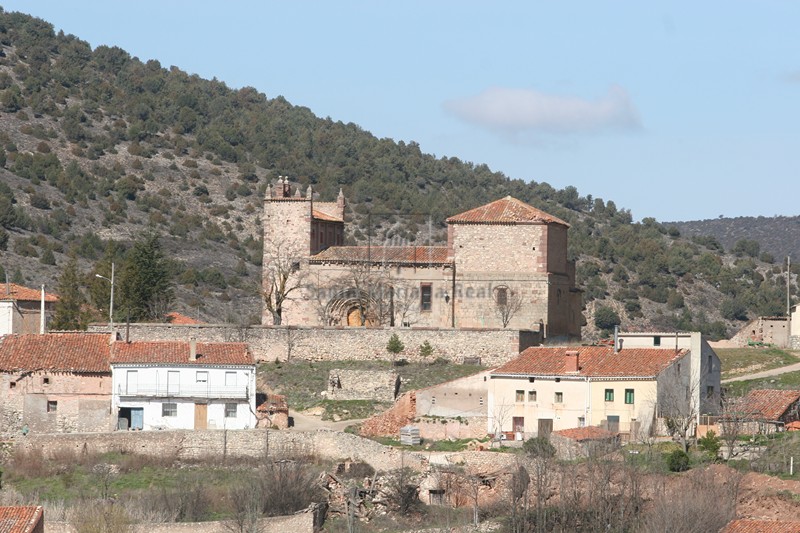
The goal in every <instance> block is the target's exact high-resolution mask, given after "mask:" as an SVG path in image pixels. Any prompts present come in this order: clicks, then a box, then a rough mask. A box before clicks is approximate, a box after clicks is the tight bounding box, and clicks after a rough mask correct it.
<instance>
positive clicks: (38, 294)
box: [0, 283, 58, 335]
mask: <svg viewBox="0 0 800 533" xmlns="http://www.w3.org/2000/svg"><path fill="white" fill-rule="evenodd" d="M57 301H58V296H56V295H55V294H49V293H46V292H44V291H43V290H39V289H29V288H28V287H24V286H22V285H17V284H16V283H3V284H1V285H0V335H9V334H12V333H14V334H18V335H24V334H28V333H44V332H45V331H47V322H48V321H49V320H50V317H51V316H52V315H53V311H54V310H55V304H56V302H57ZM42 308H44V322H43V321H42Z"/></svg>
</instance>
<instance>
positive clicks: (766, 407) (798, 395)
mask: <svg viewBox="0 0 800 533" xmlns="http://www.w3.org/2000/svg"><path fill="white" fill-rule="evenodd" d="M798 400H800V390H776V389H760V390H752V391H750V392H749V393H748V394H747V396H745V397H744V401H743V405H742V409H743V410H744V412H746V413H748V414H749V415H750V416H754V417H763V418H764V419H765V420H780V419H781V416H783V415H784V414H785V413H786V411H787V410H788V409H789V407H791V406H792V404H794V403H795V402H797V401H798Z"/></svg>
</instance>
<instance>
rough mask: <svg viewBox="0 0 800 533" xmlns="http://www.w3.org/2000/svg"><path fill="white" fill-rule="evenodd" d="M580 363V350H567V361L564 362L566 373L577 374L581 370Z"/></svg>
mask: <svg viewBox="0 0 800 533" xmlns="http://www.w3.org/2000/svg"><path fill="white" fill-rule="evenodd" d="M578 363H579V361H578V350H567V360H566V361H564V371H565V372H570V373H573V374H577V373H578V372H580V370H581V367H580V366H579V364H578Z"/></svg>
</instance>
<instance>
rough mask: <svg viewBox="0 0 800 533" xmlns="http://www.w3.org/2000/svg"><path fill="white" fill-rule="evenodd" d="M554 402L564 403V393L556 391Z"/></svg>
mask: <svg viewBox="0 0 800 533" xmlns="http://www.w3.org/2000/svg"><path fill="white" fill-rule="evenodd" d="M556 403H564V393H563V392H557V393H556Z"/></svg>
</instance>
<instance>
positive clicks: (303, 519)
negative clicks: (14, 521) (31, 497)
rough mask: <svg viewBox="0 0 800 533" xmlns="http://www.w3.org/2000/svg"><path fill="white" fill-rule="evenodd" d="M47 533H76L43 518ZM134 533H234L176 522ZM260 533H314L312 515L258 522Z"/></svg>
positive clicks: (222, 526) (219, 525) (219, 526)
mask: <svg viewBox="0 0 800 533" xmlns="http://www.w3.org/2000/svg"><path fill="white" fill-rule="evenodd" d="M45 531H47V533H76V530H75V528H74V527H72V526H71V525H70V524H68V523H66V522H48V521H47V520H46V517H45ZM133 531H134V532H135V533H221V532H225V531H235V530H234V529H231V528H230V527H228V524H226V523H225V522H176V523H170V524H166V523H165V524H155V523H148V524H136V525H135V526H134V528H133ZM257 531H259V532H260V533H285V532H286V531H291V532H292V533H314V513H310V512H309V513H300V514H296V515H292V516H275V517H272V518H262V519H261V520H259V521H258V529H257Z"/></svg>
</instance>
